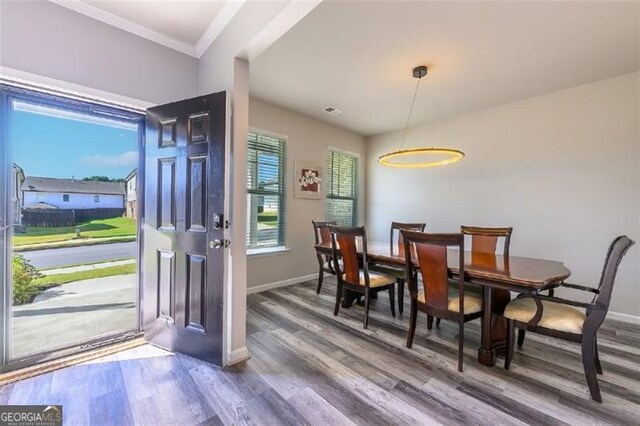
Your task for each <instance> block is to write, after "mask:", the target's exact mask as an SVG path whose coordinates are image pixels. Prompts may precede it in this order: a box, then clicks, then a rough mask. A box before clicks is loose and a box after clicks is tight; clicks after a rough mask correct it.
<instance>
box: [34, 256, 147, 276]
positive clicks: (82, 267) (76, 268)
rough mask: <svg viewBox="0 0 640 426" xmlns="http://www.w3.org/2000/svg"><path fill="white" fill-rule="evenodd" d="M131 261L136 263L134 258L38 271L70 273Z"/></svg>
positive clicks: (129, 262)
mask: <svg viewBox="0 0 640 426" xmlns="http://www.w3.org/2000/svg"><path fill="white" fill-rule="evenodd" d="M132 263H136V259H125V260H115V261H112V262H102V263H93V264H90V265H78V266H70V267H68V268H56V269H45V270H44V271H40V273H41V274H42V275H58V274H70V273H73V272H80V271H91V270H93V269H103V268H109V267H111V266H120V265H130V264H132Z"/></svg>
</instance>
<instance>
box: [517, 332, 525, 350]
mask: <svg viewBox="0 0 640 426" xmlns="http://www.w3.org/2000/svg"><path fill="white" fill-rule="evenodd" d="M524 335H525V331H524V330H523V329H521V328H519V329H518V347H519V348H521V347H522V345H524Z"/></svg>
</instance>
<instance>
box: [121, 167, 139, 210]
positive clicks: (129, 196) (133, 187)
mask: <svg viewBox="0 0 640 426" xmlns="http://www.w3.org/2000/svg"><path fill="white" fill-rule="evenodd" d="M124 187H125V191H126V197H125V201H126V206H125V208H126V215H127V217H130V218H132V219H135V218H136V217H137V216H138V194H137V191H138V170H137V169H133V170H132V171H131V173H129V174H128V175H127V177H126V178H125V179H124Z"/></svg>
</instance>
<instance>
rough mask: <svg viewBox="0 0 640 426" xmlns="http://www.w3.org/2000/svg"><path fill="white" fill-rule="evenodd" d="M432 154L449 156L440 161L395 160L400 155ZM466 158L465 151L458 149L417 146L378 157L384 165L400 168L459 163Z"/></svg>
mask: <svg viewBox="0 0 640 426" xmlns="http://www.w3.org/2000/svg"><path fill="white" fill-rule="evenodd" d="M431 154H440V155H447V156H448V157H447V158H445V159H444V160H438V161H427V162H419V163H418V162H416V163H398V162H393V159H394V158H398V157H408V156H413V155H416V156H418V155H431ZM463 158H464V152H462V151H459V150H457V149H449V148H416V149H406V150H400V151H394V152H389V153H388V154H384V155H382V156H380V157H379V158H378V163H380V164H382V165H383V166H388V167H399V168H419V167H438V166H446V165H447V164H453V163H457V162H458V161H460V160H462V159H463Z"/></svg>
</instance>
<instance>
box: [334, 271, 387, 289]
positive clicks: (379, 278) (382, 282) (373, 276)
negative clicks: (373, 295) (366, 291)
mask: <svg viewBox="0 0 640 426" xmlns="http://www.w3.org/2000/svg"><path fill="white" fill-rule="evenodd" d="M342 279H344V275H343V276H342ZM395 282H396V278H395V277H392V276H391V275H386V274H381V273H379V272H371V271H369V286H370V287H372V288H374V287H383V286H386V285H391V284H394V283H395ZM354 284H355V283H354ZM359 284H360V285H361V286H363V287H364V271H363V270H362V269H361V270H360V283H359Z"/></svg>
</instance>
